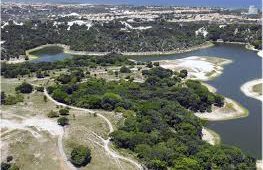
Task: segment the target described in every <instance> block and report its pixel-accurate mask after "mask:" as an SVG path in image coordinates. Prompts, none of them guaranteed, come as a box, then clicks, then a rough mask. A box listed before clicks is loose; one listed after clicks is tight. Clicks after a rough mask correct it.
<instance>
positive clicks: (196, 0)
mask: <svg viewBox="0 0 263 170" xmlns="http://www.w3.org/2000/svg"><path fill="white" fill-rule="evenodd" d="M2 2H27V3H39V2H43V3H88V4H114V5H116V4H127V5H178V6H207V7H225V8H248V7H249V6H250V5H254V6H255V7H257V8H259V9H260V10H261V5H262V4H261V0H2Z"/></svg>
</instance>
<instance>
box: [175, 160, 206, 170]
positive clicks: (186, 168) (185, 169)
mask: <svg viewBox="0 0 263 170" xmlns="http://www.w3.org/2000/svg"><path fill="white" fill-rule="evenodd" d="M173 164H174V166H173V168H172V169H173V170H193V169H194V170H201V169H202V168H201V167H200V165H199V163H198V161H196V160H194V159H191V158H179V159H177V160H175V161H174V163H173Z"/></svg>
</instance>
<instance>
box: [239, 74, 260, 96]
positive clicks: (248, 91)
mask: <svg viewBox="0 0 263 170" xmlns="http://www.w3.org/2000/svg"><path fill="white" fill-rule="evenodd" d="M260 83H261V84H263V79H256V80H252V81H249V82H246V83H245V84H243V85H242V86H241V87H240V90H241V91H242V92H243V93H244V94H245V95H246V96H248V97H252V98H254V99H257V100H260V101H263V96H262V95H259V94H258V93H256V92H254V91H253V86H255V85H257V84H260Z"/></svg>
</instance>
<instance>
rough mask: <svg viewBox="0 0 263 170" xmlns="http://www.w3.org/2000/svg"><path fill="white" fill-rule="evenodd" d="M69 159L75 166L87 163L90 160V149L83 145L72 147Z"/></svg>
mask: <svg viewBox="0 0 263 170" xmlns="http://www.w3.org/2000/svg"><path fill="white" fill-rule="evenodd" d="M70 160H71V162H72V163H73V164H74V165H75V166H77V167H80V166H85V165H87V164H88V163H89V162H90V161H91V152H90V149H89V148H88V147H86V146H83V145H79V146H76V147H74V148H73V150H72V151H71V154H70Z"/></svg>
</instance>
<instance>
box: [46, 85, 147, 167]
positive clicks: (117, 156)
mask: <svg viewBox="0 0 263 170" xmlns="http://www.w3.org/2000/svg"><path fill="white" fill-rule="evenodd" d="M44 95H46V96H47V98H48V99H49V100H51V101H52V102H53V103H55V104H56V105H60V106H64V107H68V108H71V109H75V110H81V111H85V112H89V113H95V112H94V111H93V110H90V109H84V108H79V107H75V106H70V105H67V104H64V103H60V102H58V101H56V100H54V99H53V98H52V97H51V96H50V95H49V94H48V92H47V90H46V89H44ZM96 114H97V116H99V117H101V118H102V119H104V120H105V121H106V122H107V124H108V126H109V133H112V132H113V131H114V129H113V126H112V124H111V122H110V121H109V119H107V118H106V117H105V116H103V115H102V114H100V113H96ZM93 134H94V135H95V136H96V137H97V138H99V139H100V140H101V141H102V142H103V147H104V149H105V151H106V152H107V153H108V154H109V155H111V156H112V158H113V159H114V160H116V162H119V160H118V159H121V160H124V161H126V162H130V163H131V164H133V165H135V166H136V167H137V168H138V169H140V170H142V169H143V167H142V165H140V164H139V163H137V162H136V161H134V160H132V159H130V158H126V157H124V156H121V155H120V154H118V153H116V152H115V151H114V150H112V149H111V148H110V146H109V145H110V137H108V139H106V140H105V139H103V138H102V137H101V136H99V135H97V134H96V133H94V132H93ZM62 138H63V136H59V138H58V145H59V150H60V153H61V156H62V157H63V159H64V161H65V163H66V164H67V165H68V163H70V162H69V161H68V160H67V157H66V154H65V152H64V149H63V141H62ZM71 165H72V164H71V163H70V165H68V166H69V168H71ZM118 165H120V163H118ZM120 168H121V166H120ZM75 169H76V168H75ZM121 169H122V168H121Z"/></svg>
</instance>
